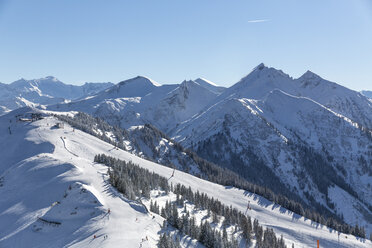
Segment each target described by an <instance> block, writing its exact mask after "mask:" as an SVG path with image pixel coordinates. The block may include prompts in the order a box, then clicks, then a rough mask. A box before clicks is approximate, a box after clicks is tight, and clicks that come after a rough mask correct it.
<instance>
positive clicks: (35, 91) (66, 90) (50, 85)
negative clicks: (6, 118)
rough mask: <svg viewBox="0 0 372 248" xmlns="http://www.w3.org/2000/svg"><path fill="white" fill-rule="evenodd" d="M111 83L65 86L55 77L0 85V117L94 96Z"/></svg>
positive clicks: (22, 80)
mask: <svg viewBox="0 0 372 248" xmlns="http://www.w3.org/2000/svg"><path fill="white" fill-rule="evenodd" d="M112 85H113V84H112V83H85V84H84V85H82V86H76V85H66V84H64V83H62V82H61V81H59V80H58V79H57V78H55V77H51V76H48V77H45V78H40V79H33V80H26V79H20V80H17V81H15V82H13V83H11V84H9V85H7V84H0V96H1V98H0V115H1V114H4V113H6V112H8V111H10V110H13V109H17V108H19V107H23V106H37V105H49V104H57V103H64V102H67V101H71V100H76V99H79V98H82V97H88V96H91V95H94V94H96V93H98V92H100V91H102V90H104V89H106V88H108V87H111V86H112Z"/></svg>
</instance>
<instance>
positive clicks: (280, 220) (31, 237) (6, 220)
mask: <svg viewBox="0 0 372 248" xmlns="http://www.w3.org/2000/svg"><path fill="white" fill-rule="evenodd" d="M10 119H12V123H10V122H9V120H10ZM56 122H58V121H57V120H56V119H54V118H52V117H48V118H45V119H44V120H41V121H37V122H34V123H23V122H18V123H15V122H14V113H10V114H8V115H5V116H3V117H0V130H1V132H2V135H1V136H0V156H1V158H2V163H1V165H0V177H2V180H1V181H2V184H3V186H2V187H0V195H1V198H0V247H24V246H25V245H26V246H28V247H64V246H73V247H139V246H140V243H141V240H142V239H143V238H145V237H146V236H147V237H148V239H149V241H146V242H143V243H142V245H143V246H142V247H155V246H156V240H157V238H158V234H157V232H158V231H159V230H160V224H161V223H160V222H162V220H160V217H156V218H155V219H154V220H153V219H152V217H151V216H150V215H148V214H146V213H144V211H143V208H142V207H141V206H139V205H138V204H135V203H133V202H132V203H131V202H128V201H127V200H126V199H125V198H123V197H121V196H120V194H118V193H117V192H116V191H115V189H113V188H112V187H111V186H110V185H109V184H108V182H107V175H106V172H107V167H106V166H104V165H100V164H95V163H93V162H92V161H93V157H94V155H96V154H98V153H105V154H108V155H111V156H114V157H117V158H120V159H122V160H126V161H133V162H134V163H136V164H139V165H140V166H141V167H144V168H147V169H149V170H153V171H155V172H156V173H158V174H160V175H163V176H166V177H169V176H170V175H172V172H173V169H170V168H167V167H164V166H161V165H158V164H156V163H153V162H150V161H147V160H144V159H141V158H138V157H136V156H135V155H132V154H130V153H128V152H125V151H122V150H116V149H113V146H112V145H110V144H108V143H105V142H103V141H101V140H99V139H97V138H95V137H93V136H91V135H89V134H86V133H83V132H81V131H79V130H75V131H73V129H72V128H71V127H69V126H68V125H65V128H64V129H57V128H52V126H53V125H54V124H55V123H56ZM9 126H11V130H12V134H9V132H8V127H9ZM170 182H172V183H173V184H176V183H181V184H184V185H186V186H191V187H192V189H193V190H199V191H201V192H205V193H207V194H208V195H209V196H211V197H214V198H218V199H219V200H220V201H222V202H223V203H225V204H226V205H232V206H233V207H236V208H238V209H239V210H241V211H243V212H244V211H245V210H246V206H247V201H248V200H249V201H250V203H251V204H250V205H251V207H252V210H250V211H249V215H250V216H251V217H252V218H257V219H258V220H259V222H260V223H261V224H263V225H264V226H267V227H272V228H274V230H275V232H276V233H277V234H279V235H280V234H283V236H284V239H285V241H286V243H287V245H288V246H290V245H292V243H294V244H295V247H315V245H316V240H317V239H319V240H320V244H321V247H345V248H346V247H371V246H372V243H371V242H370V241H365V240H358V239H356V238H355V237H353V236H351V235H345V234H341V235H338V234H337V233H336V232H333V231H331V230H329V229H328V228H326V227H323V226H320V225H318V224H316V223H311V221H309V220H304V219H303V218H302V217H299V216H296V215H293V214H292V213H291V212H289V211H287V210H285V209H283V208H280V207H278V206H276V205H273V204H272V203H271V202H269V201H267V200H265V199H263V198H261V197H258V196H257V195H254V194H251V193H249V192H246V191H244V190H240V189H236V188H232V187H224V186H221V185H217V184H214V183H211V182H208V181H204V180H201V179H199V178H196V177H194V176H191V175H189V174H186V173H183V172H180V171H176V173H175V174H174V177H173V178H171V179H170ZM66 194H67V195H66ZM65 195H66V197H64V196H65ZM56 202H59V203H56ZM108 209H110V210H111V211H110V213H108ZM38 218H41V220H40V219H39V220H38ZM43 220H47V221H53V222H60V223H61V224H60V225H57V226H53V225H50V224H46V223H45V222H43ZM93 235H96V237H97V238H95V239H94V238H93ZM104 235H108V238H107V239H104Z"/></svg>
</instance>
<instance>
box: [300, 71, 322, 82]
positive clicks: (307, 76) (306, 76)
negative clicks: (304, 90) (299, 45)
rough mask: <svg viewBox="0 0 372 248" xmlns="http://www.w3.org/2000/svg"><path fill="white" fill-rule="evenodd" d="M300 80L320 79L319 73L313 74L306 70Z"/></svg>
mask: <svg viewBox="0 0 372 248" xmlns="http://www.w3.org/2000/svg"><path fill="white" fill-rule="evenodd" d="M298 79H300V80H309V79H322V78H321V77H320V76H319V75H317V74H315V73H314V72H312V71H309V70H307V71H306V72H305V73H304V74H303V75H302V76H301V77H299V78H298Z"/></svg>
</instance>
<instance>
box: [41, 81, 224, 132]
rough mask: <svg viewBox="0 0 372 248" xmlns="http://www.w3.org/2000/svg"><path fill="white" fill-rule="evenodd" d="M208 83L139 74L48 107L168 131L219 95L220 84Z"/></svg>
mask: <svg viewBox="0 0 372 248" xmlns="http://www.w3.org/2000/svg"><path fill="white" fill-rule="evenodd" d="M199 81H200V80H199ZM208 85H210V86H208V87H206V85H205V84H204V86H202V85H201V84H199V83H197V82H195V81H184V82H182V83H181V84H179V85H177V84H173V85H159V84H158V83H156V82H154V81H153V80H151V79H149V78H146V77H142V76H138V77H135V78H132V79H129V80H126V81H123V82H120V83H119V84H117V85H115V86H113V87H111V88H109V89H107V90H105V91H103V92H101V93H99V94H97V95H96V96H94V97H90V98H87V99H83V100H81V101H77V102H72V103H68V104H63V105H62V104H58V105H55V106H49V108H48V109H52V110H63V111H70V110H74V111H82V112H86V113H89V114H93V115H94V116H99V117H102V118H104V119H105V120H107V121H109V122H110V123H111V124H116V125H119V126H121V127H124V128H130V127H131V126H138V125H144V124H147V123H151V124H153V125H155V126H157V127H158V128H159V129H161V130H163V131H167V130H170V129H172V128H174V127H176V125H178V124H179V123H181V122H183V121H185V120H188V119H190V118H191V117H192V116H194V115H195V114H198V113H199V112H200V111H201V110H202V109H203V108H204V107H205V106H207V105H209V104H210V103H211V102H212V101H213V100H214V99H215V97H216V96H218V94H219V93H216V92H217V91H218V90H217V89H220V88H219V87H217V86H213V85H211V84H208ZM210 89H213V91H211V90H210Z"/></svg>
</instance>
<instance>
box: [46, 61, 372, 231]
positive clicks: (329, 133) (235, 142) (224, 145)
mask: <svg viewBox="0 0 372 248" xmlns="http://www.w3.org/2000/svg"><path fill="white" fill-rule="evenodd" d="M47 108H48V109H49V110H54V111H81V112H86V113H88V114H91V115H93V116H97V117H100V118H102V119H104V120H106V121H108V122H109V123H110V124H112V125H117V126H120V127H122V128H124V129H127V130H132V129H133V128H134V127H138V126H143V125H145V124H151V125H153V126H154V127H156V128H158V129H159V130H161V131H162V132H164V133H165V134H166V135H167V136H169V137H171V139H173V140H175V141H177V142H179V143H180V144H181V145H182V146H184V147H185V148H188V149H190V150H192V151H195V152H196V153H197V154H198V155H199V156H200V157H202V158H204V159H206V160H208V161H211V162H213V163H215V164H217V165H219V166H221V167H223V168H227V169H230V170H232V171H234V172H236V173H238V174H240V175H242V176H243V177H244V178H245V179H247V180H249V181H250V182H253V183H256V184H259V185H262V186H265V187H269V188H273V189H274V191H276V192H277V193H285V195H287V196H290V197H293V198H298V199H301V200H303V201H304V202H305V203H306V204H308V205H310V206H313V207H314V206H316V208H318V210H319V211H321V212H322V211H323V212H332V213H334V214H336V215H337V216H339V217H340V218H343V219H344V220H345V221H346V222H348V223H351V224H359V225H362V226H366V227H367V229H368V230H372V225H371V223H372V211H371V210H372V207H371V206H372V201H371V199H372V193H371V192H372V188H371V187H372V185H371V184H372V170H371V168H372V166H371V163H372V154H371V150H372V145H371V144H372V143H371V141H372V132H371V129H372V101H371V100H370V99H369V98H367V97H365V96H364V95H362V94H361V93H359V92H356V91H353V90H350V89H348V88H345V87H343V86H341V85H338V84H336V83H333V82H330V81H327V80H325V79H323V78H321V77H320V76H318V75H316V74H315V73H313V72H310V71H307V72H306V73H304V74H303V75H302V76H301V77H299V78H292V77H290V76H289V75H287V74H285V73H284V72H282V71H281V70H277V69H275V68H270V67H267V66H265V65H264V64H260V65H258V66H257V67H255V68H254V69H253V70H252V72H251V73H249V74H248V75H247V76H246V77H244V78H242V79H241V80H240V81H239V82H238V83H236V84H234V85H233V86H231V87H229V88H223V87H218V86H217V85H215V84H214V83H212V82H210V81H208V80H205V79H200V78H199V79H196V80H189V81H183V82H182V83H180V84H178V85H160V84H158V83H156V82H154V81H153V80H151V79H149V78H146V77H140V76H139V77H136V78H133V79H129V80H126V81H123V82H120V83H119V84H117V85H115V86H112V87H111V88H108V89H106V90H104V91H102V92H99V93H98V94H96V95H95V96H93V97H90V98H89V99H82V100H79V101H73V102H70V103H66V104H57V105H49V106H48V107H47ZM351 209H352V211H350V210H351Z"/></svg>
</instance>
